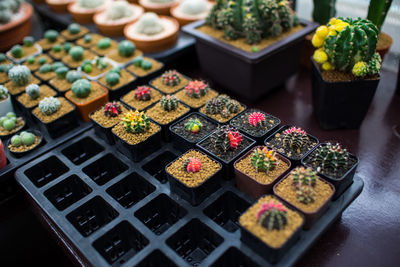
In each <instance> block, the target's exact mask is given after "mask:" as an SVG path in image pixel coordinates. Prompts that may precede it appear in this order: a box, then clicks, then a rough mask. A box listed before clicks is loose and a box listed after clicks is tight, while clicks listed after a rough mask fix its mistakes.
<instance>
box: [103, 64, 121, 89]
mask: <svg viewBox="0 0 400 267" xmlns="http://www.w3.org/2000/svg"><path fill="white" fill-rule="evenodd" d="M120 79H121V70H120V69H119V68H112V69H111V70H110V71H109V72H108V73H107V75H106V83H107V84H108V85H109V86H114V85H117V84H118V83H119V80H120Z"/></svg>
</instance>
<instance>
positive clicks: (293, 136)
mask: <svg viewBox="0 0 400 267" xmlns="http://www.w3.org/2000/svg"><path fill="white" fill-rule="evenodd" d="M308 140H309V139H308V136H307V133H306V132H305V131H304V130H303V129H301V128H297V127H291V128H288V129H286V130H285V131H284V132H283V145H284V146H286V147H290V148H292V149H294V150H298V149H301V148H302V147H303V146H304V145H305V144H307V142H308Z"/></svg>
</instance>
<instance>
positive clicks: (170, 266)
mask: <svg viewBox="0 0 400 267" xmlns="http://www.w3.org/2000/svg"><path fill="white" fill-rule="evenodd" d="M161 266H162V267H178V266H177V265H176V264H175V263H174V262H173V261H172V260H171V259H170V258H168V257H167V256H165V255H164V253H162V252H161V250H159V249H156V250H154V251H153V252H152V253H150V254H149V255H148V256H147V257H146V258H144V259H143V260H142V261H141V262H139V264H137V265H135V267H161Z"/></svg>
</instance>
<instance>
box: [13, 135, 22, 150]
mask: <svg viewBox="0 0 400 267" xmlns="http://www.w3.org/2000/svg"><path fill="white" fill-rule="evenodd" d="M11 145H12V146H13V147H20V146H22V140H21V137H20V136H19V135H18V134H16V135H14V136H13V137H11Z"/></svg>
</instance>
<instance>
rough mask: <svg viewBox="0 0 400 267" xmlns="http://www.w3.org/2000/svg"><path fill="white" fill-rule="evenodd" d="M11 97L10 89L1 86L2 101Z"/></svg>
mask: <svg viewBox="0 0 400 267" xmlns="http://www.w3.org/2000/svg"><path fill="white" fill-rule="evenodd" d="M9 96H10V93H9V92H8V89H7V88H6V87H5V86H4V85H0V101H1V100H4V99H7V98H8V97H9Z"/></svg>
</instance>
